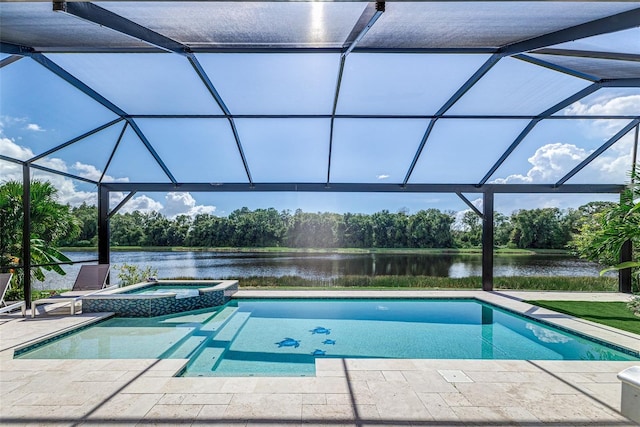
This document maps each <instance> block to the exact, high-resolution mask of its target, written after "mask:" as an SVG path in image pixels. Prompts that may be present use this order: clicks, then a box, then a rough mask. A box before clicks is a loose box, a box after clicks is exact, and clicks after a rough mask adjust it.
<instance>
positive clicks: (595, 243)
mask: <svg viewBox="0 0 640 427" xmlns="http://www.w3.org/2000/svg"><path fill="white" fill-rule="evenodd" d="M638 172H640V167H639V165H636V166H635V167H634V168H632V171H631V183H630V185H629V186H628V188H627V189H625V190H624V192H623V193H622V195H621V197H620V203H615V204H612V205H611V206H609V207H606V208H604V209H602V210H601V211H600V212H597V213H595V214H594V215H593V219H592V220H591V221H586V222H585V223H584V224H583V225H582V226H581V228H580V235H579V236H577V237H576V240H575V246H576V248H577V250H578V253H579V254H580V256H582V257H583V258H587V259H590V260H592V261H597V262H599V263H601V264H603V265H606V266H607V268H605V269H603V270H602V271H601V272H600V274H601V275H602V274H605V273H606V272H609V271H617V270H622V269H625V268H634V269H636V270H635V272H634V277H635V281H636V282H637V281H638V273H639V272H638V270H637V268H638V267H640V259H639V258H638V246H639V245H640V182H639V178H640V176H639V174H638ZM627 241H631V242H632V245H633V246H634V247H635V248H636V250H635V252H634V254H633V258H635V259H633V260H631V261H625V262H620V252H621V250H622V246H623V245H624V244H625V242H627ZM636 286H637V283H636Z"/></svg>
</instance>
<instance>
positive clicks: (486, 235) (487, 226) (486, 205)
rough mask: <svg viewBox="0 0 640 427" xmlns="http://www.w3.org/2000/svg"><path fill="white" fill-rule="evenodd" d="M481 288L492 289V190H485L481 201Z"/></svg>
mask: <svg viewBox="0 0 640 427" xmlns="http://www.w3.org/2000/svg"><path fill="white" fill-rule="evenodd" d="M482 290H483V291H492V290H493V192H492V191H485V192H484V193H483V201H482Z"/></svg>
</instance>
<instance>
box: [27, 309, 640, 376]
mask: <svg viewBox="0 0 640 427" xmlns="http://www.w3.org/2000/svg"><path fill="white" fill-rule="evenodd" d="M16 357H20V358H33V359H49V358H63V359H74V358H79V359H85V358H186V359H189V362H188V364H187V366H186V369H185V370H184V372H182V375H183V376H249V375H256V376H260V375H262V376H275V375H289V376H290V375H295V376H313V375H314V374H315V360H316V358H323V357H334V358H400V359H402V358H411V359H520V360H639V358H638V354H635V353H634V352H632V351H625V349H622V348H613V347H612V346H606V345H603V344H600V343H598V342H595V341H592V340H589V339H587V338H585V337H581V336H578V335H575V334H571V333H569V332H567V331H563V330H560V329H557V328H554V327H550V326H547V325H545V324H542V323H540V322H537V321H534V320H531V319H528V318H526V317H522V316H519V315H514V314H512V313H510V312H507V311H505V310H502V309H500V308H498V307H496V306H493V305H489V304H486V303H483V302H479V301H477V300H474V299H448V300H433V299H429V300H391V299H366V300H363V299H358V300H351V299H349V300H332V299H324V300H295V299H255V300H232V301H231V302H229V303H228V304H226V305H225V306H222V307H220V308H217V309H207V310H199V311H195V312H189V313H183V314H178V315H171V316H163V317H157V318H152V319H130V318H114V319H109V320H106V321H103V322H101V323H99V324H96V325H94V326H92V327H89V328H86V329H83V330H80V331H78V332H75V333H72V334H69V335H68V336H65V337H63V338H60V339H57V340H54V341H52V342H48V343H45V344H43V345H40V346H38V347H35V348H25V349H23V350H20V351H18V352H17V355H16Z"/></svg>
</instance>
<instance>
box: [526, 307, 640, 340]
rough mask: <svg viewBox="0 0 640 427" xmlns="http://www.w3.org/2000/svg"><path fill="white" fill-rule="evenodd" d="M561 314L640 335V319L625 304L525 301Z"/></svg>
mask: <svg viewBox="0 0 640 427" xmlns="http://www.w3.org/2000/svg"><path fill="white" fill-rule="evenodd" d="M525 302H527V303H529V304H533V305H537V306H539V307H543V308H548V309H549V310H554V311H557V312H560V313H565V314H569V315H571V316H575V317H580V318H582V319H586V320H590V321H592V322H596V323H601V324H603V325H607V326H611V327H614V328H617V329H622V330H623V331H628V332H633V333H634V334H639V335H640V317H638V316H634V314H633V313H632V312H631V310H629V309H628V308H627V303H625V302H593V301H525Z"/></svg>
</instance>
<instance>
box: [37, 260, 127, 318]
mask: <svg viewBox="0 0 640 427" xmlns="http://www.w3.org/2000/svg"><path fill="white" fill-rule="evenodd" d="M87 267H88V268H97V269H98V270H100V269H106V271H105V275H104V281H103V283H102V284H101V287H100V288H99V289H92V290H87V289H86V286H84V283H82V282H81V281H80V280H79V279H80V278H81V277H82V276H83V269H84V268H87ZM109 270H110V266H109V264H98V265H83V266H82V267H81V268H80V271H79V272H78V276H77V277H76V281H75V283H74V284H73V288H72V290H71V291H69V292H63V293H62V294H60V295H56V296H53V297H49V298H41V299H37V300H35V301H32V302H31V317H32V318H34V317H36V307H37V306H38V305H41V304H53V303H61V304H64V305H67V304H70V313H71V315H74V314H76V302H78V301H80V300H81V299H82V297H85V296H89V295H93V294H97V293H99V292H102V291H105V290H107V289H113V288H117V287H118V285H112V286H108V287H107V286H105V285H106V281H107V277H109ZM85 273H86V270H85Z"/></svg>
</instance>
